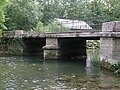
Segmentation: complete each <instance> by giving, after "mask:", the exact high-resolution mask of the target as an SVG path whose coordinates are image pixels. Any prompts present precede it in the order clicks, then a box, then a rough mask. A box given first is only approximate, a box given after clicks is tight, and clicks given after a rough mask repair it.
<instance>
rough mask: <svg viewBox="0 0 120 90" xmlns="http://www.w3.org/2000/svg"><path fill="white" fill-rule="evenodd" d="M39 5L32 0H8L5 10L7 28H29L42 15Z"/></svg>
mask: <svg viewBox="0 0 120 90" xmlns="http://www.w3.org/2000/svg"><path fill="white" fill-rule="evenodd" d="M41 8H42V7H41V5H40V4H39V3H37V2H36V1H34V0H10V4H9V5H8V6H7V11H6V26H7V27H8V29H9V30H14V29H17V30H18V29H22V30H30V29H31V28H33V27H34V26H35V25H36V24H37V23H38V21H39V20H40V19H41V17H42V13H41Z"/></svg>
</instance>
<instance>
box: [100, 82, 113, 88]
mask: <svg viewBox="0 0 120 90" xmlns="http://www.w3.org/2000/svg"><path fill="white" fill-rule="evenodd" d="M99 88H100V89H111V88H112V86H111V84H108V83H100V84H99Z"/></svg>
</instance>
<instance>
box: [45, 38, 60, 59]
mask: <svg viewBox="0 0 120 90" xmlns="http://www.w3.org/2000/svg"><path fill="white" fill-rule="evenodd" d="M43 50H44V59H57V58H58V39H57V38H46V45H45V46H44V47H43Z"/></svg>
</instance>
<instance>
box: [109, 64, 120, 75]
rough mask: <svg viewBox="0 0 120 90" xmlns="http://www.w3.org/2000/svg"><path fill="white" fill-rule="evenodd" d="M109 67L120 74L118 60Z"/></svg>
mask: <svg viewBox="0 0 120 90" xmlns="http://www.w3.org/2000/svg"><path fill="white" fill-rule="evenodd" d="M111 68H112V69H113V70H114V71H115V73H118V74H120V62H118V63H117V64H113V65H112V66H111Z"/></svg>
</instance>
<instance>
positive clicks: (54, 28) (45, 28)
mask: <svg viewBox="0 0 120 90" xmlns="http://www.w3.org/2000/svg"><path fill="white" fill-rule="evenodd" d="M32 31H34V32H63V31H69V29H68V28H65V27H62V26H61V25H60V24H59V23H58V22H57V21H53V22H52V23H50V24H48V25H43V23H42V22H39V23H38V24H37V26H36V27H35V28H34V29H33V30H32Z"/></svg>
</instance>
